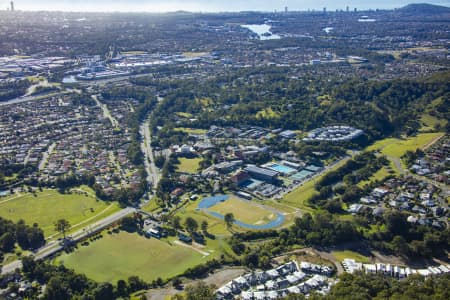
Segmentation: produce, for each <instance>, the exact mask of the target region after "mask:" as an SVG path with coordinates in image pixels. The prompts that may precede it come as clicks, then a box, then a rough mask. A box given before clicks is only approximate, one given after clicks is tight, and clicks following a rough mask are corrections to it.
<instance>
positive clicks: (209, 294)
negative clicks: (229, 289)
mask: <svg viewBox="0 0 450 300" xmlns="http://www.w3.org/2000/svg"><path fill="white" fill-rule="evenodd" d="M214 290H215V287H214V286H213V285H206V283H204V282H203V281H200V282H199V283H198V284H196V285H195V286H188V287H187V288H186V300H213V299H215V296H214Z"/></svg>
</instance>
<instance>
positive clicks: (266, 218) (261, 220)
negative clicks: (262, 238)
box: [210, 196, 276, 225]
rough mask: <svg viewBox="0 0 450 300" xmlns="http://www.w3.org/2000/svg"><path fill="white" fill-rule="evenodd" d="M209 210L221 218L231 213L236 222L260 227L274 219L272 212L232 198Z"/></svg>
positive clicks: (274, 215)
mask: <svg viewBox="0 0 450 300" xmlns="http://www.w3.org/2000/svg"><path fill="white" fill-rule="evenodd" d="M210 210H211V211H214V212H217V213H220V214H221V215H223V216H224V215H226V214H227V213H232V214H233V215H234V217H235V219H236V220H239V221H241V222H244V223H246V224H254V225H262V224H266V223H269V222H270V221H272V220H274V219H276V214H275V213H274V212H272V211H269V210H267V209H264V208H263V207H260V206H257V205H255V204H252V203H251V202H250V201H246V200H241V199H238V198H236V197H233V196H231V197H230V198H229V199H228V200H226V201H224V202H221V203H218V204H216V205H214V206H213V207H211V208H210Z"/></svg>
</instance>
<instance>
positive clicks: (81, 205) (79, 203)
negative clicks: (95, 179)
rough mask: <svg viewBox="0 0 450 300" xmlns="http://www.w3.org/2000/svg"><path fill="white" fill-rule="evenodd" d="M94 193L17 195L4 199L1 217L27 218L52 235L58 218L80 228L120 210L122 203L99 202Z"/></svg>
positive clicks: (0, 207)
mask: <svg viewBox="0 0 450 300" xmlns="http://www.w3.org/2000/svg"><path fill="white" fill-rule="evenodd" d="M91 193H93V191H92V190H90V193H89V194H88V195H87V196H86V195H80V194H76V193H72V194H60V193H58V192H57V191H56V190H43V191H42V192H37V193H36V196H34V195H33V194H31V193H23V194H20V195H17V194H14V195H11V196H8V197H5V198H0V216H1V217H3V218H6V219H9V220H13V221H15V222H17V221H18V220H20V219H23V220H25V222H26V223H27V224H28V225H33V223H38V224H39V227H40V228H42V230H44V234H45V236H46V237H48V236H50V235H52V234H54V233H55V230H54V223H55V222H56V221H57V220H58V219H61V218H64V219H66V220H68V221H69V222H70V224H71V225H72V226H74V225H77V224H80V225H79V226H78V227H74V228H72V229H73V230H78V229H80V228H82V227H83V226H86V225H88V224H90V223H93V222H95V221H97V220H99V219H101V218H104V217H106V216H108V215H110V214H112V213H114V212H116V211H118V210H120V207H119V206H118V204H116V203H113V204H110V203H107V202H104V201H98V200H96V199H95V197H94V196H93V195H91ZM85 221H86V223H84V222H85ZM81 223H82V224H81Z"/></svg>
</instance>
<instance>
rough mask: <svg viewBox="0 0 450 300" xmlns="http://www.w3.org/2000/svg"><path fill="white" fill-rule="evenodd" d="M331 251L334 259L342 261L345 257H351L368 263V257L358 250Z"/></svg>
mask: <svg viewBox="0 0 450 300" xmlns="http://www.w3.org/2000/svg"><path fill="white" fill-rule="evenodd" d="M331 253H332V254H333V255H334V257H336V260H337V261H339V262H341V261H343V260H344V259H345V258H351V259H354V260H356V261H357V262H362V263H370V258H369V257H367V256H364V255H362V254H360V253H358V252H354V251H350V250H343V251H332V252H331Z"/></svg>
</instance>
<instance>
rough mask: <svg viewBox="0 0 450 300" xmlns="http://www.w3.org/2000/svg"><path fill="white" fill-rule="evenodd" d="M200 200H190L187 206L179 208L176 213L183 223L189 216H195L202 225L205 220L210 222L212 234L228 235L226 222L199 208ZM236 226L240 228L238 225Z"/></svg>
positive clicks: (209, 228)
mask: <svg viewBox="0 0 450 300" xmlns="http://www.w3.org/2000/svg"><path fill="white" fill-rule="evenodd" d="M197 207H198V201H195V202H192V201H191V202H190V203H189V204H188V205H186V206H185V207H183V208H181V209H179V210H178V211H177V213H176V215H177V216H179V217H180V218H181V219H182V223H184V220H185V219H186V218H187V217H191V218H194V219H195V220H196V221H197V222H198V224H199V225H200V224H201V223H202V222H203V221H206V222H208V232H210V233H212V234H220V235H227V234H230V232H229V231H228V230H227V228H226V225H225V222H224V221H223V220H220V219H218V218H214V217H213V216H211V215H209V214H207V213H205V212H204V211H200V210H197ZM236 228H239V227H237V226H236Z"/></svg>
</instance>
